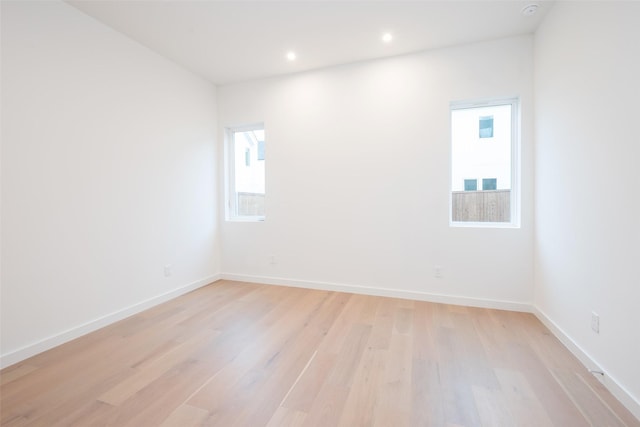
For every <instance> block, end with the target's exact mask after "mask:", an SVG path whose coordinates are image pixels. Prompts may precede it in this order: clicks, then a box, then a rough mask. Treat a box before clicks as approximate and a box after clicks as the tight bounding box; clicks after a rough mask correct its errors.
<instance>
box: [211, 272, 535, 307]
mask: <svg viewBox="0 0 640 427" xmlns="http://www.w3.org/2000/svg"><path fill="white" fill-rule="evenodd" d="M221 278H222V279H225V280H236V281H239V282H251V283H264V284H266V285H280V286H291V287H294V288H306V289H318V290H323V291H336V292H348V293H352V294H363V295H375V296H382V297H391V298H403V299H412V300H418V301H428V302H437V303H442V304H453V305H464V306H468V307H480V308H494V309H498V310H510V311H521V312H525V313H531V304H527V303H521V302H514V301H501V300H491V299H484V298H470V297H460V296H455V295H445V294H433V293H428V292H416V291H406V290H400V289H389V288H378V287H369V286H360V285H348V284H342V283H329V282H314V281H309V280H292V279H284V278H281V277H265V276H251V275H247V274H234V273H222V274H221Z"/></svg>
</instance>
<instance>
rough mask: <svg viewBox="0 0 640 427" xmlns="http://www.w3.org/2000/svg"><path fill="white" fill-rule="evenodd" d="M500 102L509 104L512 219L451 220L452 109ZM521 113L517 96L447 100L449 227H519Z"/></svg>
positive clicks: (484, 105) (489, 105)
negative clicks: (500, 220) (488, 220)
mask: <svg viewBox="0 0 640 427" xmlns="http://www.w3.org/2000/svg"><path fill="white" fill-rule="evenodd" d="M500 105H511V200H510V209H511V221H509V222H477V221H453V182H452V179H451V175H452V172H453V134H452V117H453V112H454V111H455V110H464V109H471V108H479V107H494V106H500ZM520 140H521V115H520V97H518V96H513V97H504V98H488V99H481V100H474V101H452V102H451V103H450V104H449V176H448V180H449V203H448V209H449V215H448V216H449V227H451V228H453V227H456V228H457V227H459V228H520V227H521V223H520V220H521V218H520V210H521V196H520V192H521V188H520V176H521V168H522V165H521V162H520V144H521V141H520Z"/></svg>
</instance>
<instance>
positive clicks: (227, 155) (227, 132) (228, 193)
mask: <svg viewBox="0 0 640 427" xmlns="http://www.w3.org/2000/svg"><path fill="white" fill-rule="evenodd" d="M253 130H265V126H264V123H260V122H257V123H251V124H245V125H240V126H225V127H224V170H225V194H224V196H225V221H229V222H264V221H265V219H266V212H265V215H238V213H237V212H238V206H237V200H236V198H235V197H233V195H234V194H235V155H234V153H235V151H234V148H235V147H234V145H233V144H234V142H235V141H234V138H233V134H234V133H237V132H248V131H253ZM265 140H266V131H265ZM265 145H266V142H265ZM265 157H266V156H265ZM264 161H265V162H266V160H264ZM266 174H267V164H266V163H265V202H266V199H267V191H266V178H267V176H266Z"/></svg>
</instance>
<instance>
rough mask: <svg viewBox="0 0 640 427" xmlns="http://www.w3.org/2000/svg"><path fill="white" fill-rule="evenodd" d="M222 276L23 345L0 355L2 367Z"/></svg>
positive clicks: (217, 277)
mask: <svg viewBox="0 0 640 427" xmlns="http://www.w3.org/2000/svg"><path fill="white" fill-rule="evenodd" d="M220 278H221V277H220V274H214V275H213V276H209V277H205V278H203V279H200V280H196V281H195V282H192V283H189V284H188V285H186V286H183V287H181V288H178V289H174V290H172V291H169V292H166V293H164V294H162V295H158V296H155V297H152V298H149V299H147V300H145V301H142V302H139V303H137V304H134V305H131V306H129V307H125V308H123V309H122V310H118V311H116V312H114V313H110V314H107V315H106V316H102V317H99V318H97V319H94V320H92V321H90V322H87V323H84V324H82V325H79V326H76V327H74V328H71V329H69V330H66V331H64V332H60V333H59V334H56V335H53V336H50V337H48V338H45V339H43V340H41V341H38V342H36V343H34V344H30V345H28V346H25V347H22V348H20V349H18V350H15V351H12V352H10V353H7V354H3V355H1V356H0V368H5V367H7V366H11V365H14V364H16V363H18V362H21V361H23V360H25V359H28V358H29V357H31V356H34V355H36V354H38V353H42V352H43V351H46V350H49V349H51V348H53V347H57V346H59V345H61V344H64V343H66V342H69V341H71V340H74V339H76V338H79V337H81V336H82V335H86V334H88V333H89V332H93V331H95V330H98V329H100V328H103V327H105V326H107V325H110V324H112V323H115V322H117V321H119V320H122V319H124V318H126V317H129V316H132V315H134V314H136V313H139V312H141V311H144V310H146V309H148V308H151V307H154V306H156V305H158V304H161V303H163V302H166V301H169V300H171V299H173V298H176V297H179V296H180V295H184V294H186V293H187V292H191V291H193V290H195V289H198V288H201V287H202V286H205V285H208V284H209V283H212V282H215V281H217V280H220Z"/></svg>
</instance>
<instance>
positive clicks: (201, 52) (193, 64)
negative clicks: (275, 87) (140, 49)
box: [67, 0, 552, 84]
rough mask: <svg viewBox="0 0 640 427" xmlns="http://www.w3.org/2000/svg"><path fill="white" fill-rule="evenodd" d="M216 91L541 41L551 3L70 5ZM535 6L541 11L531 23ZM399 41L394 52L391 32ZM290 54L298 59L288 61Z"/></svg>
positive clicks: (72, 0) (174, 1)
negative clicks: (397, 59)
mask: <svg viewBox="0 0 640 427" xmlns="http://www.w3.org/2000/svg"><path fill="white" fill-rule="evenodd" d="M67 2H68V3H69V4H71V5H72V6H74V7H76V8H78V9H80V10H81V11H83V12H85V13H87V14H89V15H91V16H93V17H95V18H96V19H98V20H99V21H102V22H103V23H105V24H107V25H109V26H110V27H113V28H114V29H116V30H118V31H120V32H122V33H124V34H126V35H127V36H129V37H131V38H132V39H134V40H137V41H138V42H140V43H141V44H143V45H145V46H147V47H149V48H150V49H152V50H154V51H156V52H158V53H160V54H161V55H163V56H165V57H167V58H170V59H172V60H173V61H175V62H177V63H179V64H182V65H183V66H184V67H186V68H188V69H189V70H191V71H193V72H195V73H197V74H199V75H201V76H203V77H205V78H206V79H208V80H210V81H211V82H213V83H215V84H227V83H231V82H238V81H244V80H251V79H256V78H262V77H268V76H275V75H281V74H287V73H292V72H299V71H304V70H310V69H316V68H322V67H328V66H333V65H339V64H346V63H350V62H356V61H361V60H366V59H373V58H381V57H387V56H394V55H401V54H405V53H410V52H417V51H422V50H427V49H434V48H439V47H444V46H451V45H455V44H461V43H470V42H477V41H483V40H490V39H495V38H500V37H507V36H512V35H518V34H527V33H533V32H534V31H535V29H536V28H537V26H538V25H539V23H540V22H541V20H542V18H543V16H544V14H545V12H546V11H547V10H548V9H549V8H550V7H551V4H552V3H551V2H549V1H523V0H501V1H484V0H473V1H459V0H449V1H413V2H400V1H374V2H372V1H281V2H275V1H257V2H247V1H202V0H200V1H191V0H150V1H131V0H129V1H127V0H125V1H122V0H93V1H87V0H67ZM531 3H536V4H538V5H540V8H539V9H538V12H537V13H536V14H534V15H532V16H524V15H523V14H522V13H521V11H522V9H523V8H524V7H525V6H526V5H529V4H531ZM384 32H390V33H392V34H393V37H394V39H393V41H392V42H391V43H389V44H384V43H383V42H382V41H381V37H382V34H383V33H384ZM289 50H293V51H295V52H296V54H297V59H296V60H295V61H293V62H289V61H287V60H286V58H285V55H286V53H287V52H288V51H289Z"/></svg>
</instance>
